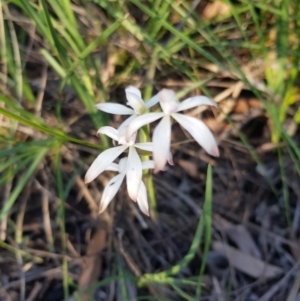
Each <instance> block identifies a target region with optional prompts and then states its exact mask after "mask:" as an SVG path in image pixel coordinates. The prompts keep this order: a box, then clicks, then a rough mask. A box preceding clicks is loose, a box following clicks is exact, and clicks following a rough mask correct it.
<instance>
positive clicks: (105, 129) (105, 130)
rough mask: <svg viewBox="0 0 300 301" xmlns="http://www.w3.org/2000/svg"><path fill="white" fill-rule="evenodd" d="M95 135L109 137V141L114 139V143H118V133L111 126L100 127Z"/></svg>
mask: <svg viewBox="0 0 300 301" xmlns="http://www.w3.org/2000/svg"><path fill="white" fill-rule="evenodd" d="M97 134H104V135H106V136H108V137H110V138H111V139H114V140H116V141H118V139H119V132H118V130H116V129H114V128H113V127H111V126H103V127H101V128H100V129H99V130H98V132H97Z"/></svg>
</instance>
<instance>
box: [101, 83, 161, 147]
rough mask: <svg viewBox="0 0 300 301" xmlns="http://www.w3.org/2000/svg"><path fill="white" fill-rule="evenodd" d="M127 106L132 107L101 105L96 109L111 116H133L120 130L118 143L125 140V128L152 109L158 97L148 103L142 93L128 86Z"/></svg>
mask: <svg viewBox="0 0 300 301" xmlns="http://www.w3.org/2000/svg"><path fill="white" fill-rule="evenodd" d="M125 93H126V99H127V103H126V104H127V105H128V106H130V107H131V108H132V109H131V108H129V107H126V106H124V105H121V104H118V103H109V102H106V103H99V104H97V105H96V106H95V107H96V108H97V109H99V110H101V111H103V112H106V113H110V114H118V115H131V116H130V117H129V118H127V119H126V120H125V121H124V122H123V123H122V124H121V125H120V126H119V128H118V130H119V134H120V135H121V136H120V137H119V139H118V140H117V141H119V140H120V139H121V140H122V139H125V136H123V135H122V133H123V131H121V129H123V128H124V127H126V126H128V124H129V123H130V122H131V121H132V120H134V119H135V118H136V117H137V116H139V115H142V114H144V113H145V112H146V110H148V109H150V108H151V107H152V106H154V105H155V104H157V103H158V96H157V95H155V96H154V97H152V98H151V99H150V100H149V101H148V102H146V103H145V102H144V101H143V99H142V94H141V91H140V90H139V89H138V88H136V87H134V86H128V87H127V88H126V89H125Z"/></svg>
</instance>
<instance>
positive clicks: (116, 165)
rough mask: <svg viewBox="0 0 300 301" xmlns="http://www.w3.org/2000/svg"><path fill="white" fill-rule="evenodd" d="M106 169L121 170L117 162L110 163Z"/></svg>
mask: <svg viewBox="0 0 300 301" xmlns="http://www.w3.org/2000/svg"><path fill="white" fill-rule="evenodd" d="M105 170H107V171H116V172H120V169H119V165H118V164H117V163H110V164H109V165H108V166H107V167H106V168H105Z"/></svg>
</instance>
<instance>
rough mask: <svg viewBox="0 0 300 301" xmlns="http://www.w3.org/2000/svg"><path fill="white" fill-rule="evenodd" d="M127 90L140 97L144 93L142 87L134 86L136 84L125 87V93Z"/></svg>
mask: <svg viewBox="0 0 300 301" xmlns="http://www.w3.org/2000/svg"><path fill="white" fill-rule="evenodd" d="M126 92H130V93H133V94H135V95H137V96H138V97H139V98H142V93H141V91H140V89H138V88H137V87H134V86H128V87H127V88H126V89H125V93H126Z"/></svg>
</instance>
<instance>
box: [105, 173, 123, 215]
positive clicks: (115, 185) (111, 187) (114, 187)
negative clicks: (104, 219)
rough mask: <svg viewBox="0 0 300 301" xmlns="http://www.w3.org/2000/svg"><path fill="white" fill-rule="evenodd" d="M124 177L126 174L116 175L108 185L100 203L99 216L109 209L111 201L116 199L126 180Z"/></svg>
mask: <svg viewBox="0 0 300 301" xmlns="http://www.w3.org/2000/svg"><path fill="white" fill-rule="evenodd" d="M124 177H125V175H124V174H119V175H116V176H115V177H113V178H112V179H111V180H110V181H109V182H108V183H107V185H106V186H105V188H104V191H103V194H102V198H101V201H100V208H99V214H100V213H102V212H103V211H104V210H105V209H106V208H107V206H108V205H109V203H110V202H111V200H112V199H113V198H114V197H115V195H116V194H117V192H118V190H119V188H120V186H121V184H122V182H123V180H124Z"/></svg>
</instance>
